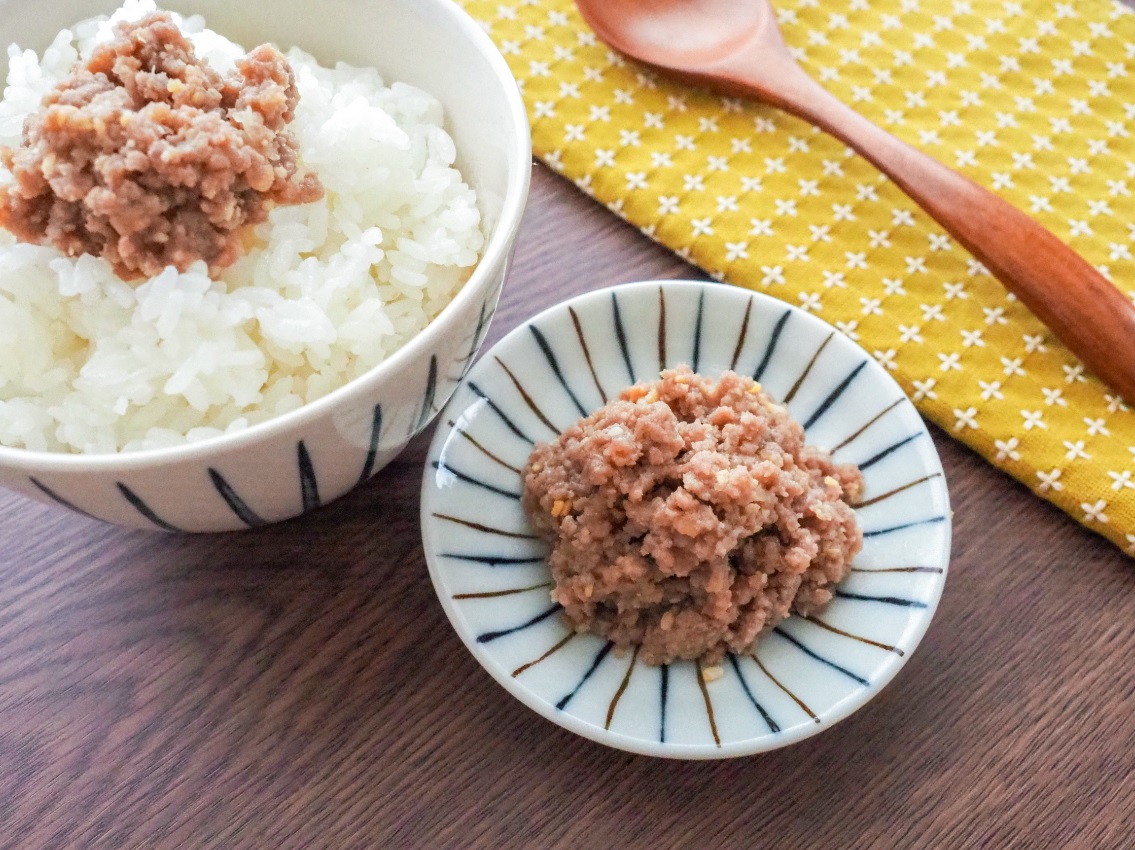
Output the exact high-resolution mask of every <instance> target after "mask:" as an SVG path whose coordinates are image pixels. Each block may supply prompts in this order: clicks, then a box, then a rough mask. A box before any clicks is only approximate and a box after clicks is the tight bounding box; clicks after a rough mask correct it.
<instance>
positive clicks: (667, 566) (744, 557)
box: [524, 367, 863, 664]
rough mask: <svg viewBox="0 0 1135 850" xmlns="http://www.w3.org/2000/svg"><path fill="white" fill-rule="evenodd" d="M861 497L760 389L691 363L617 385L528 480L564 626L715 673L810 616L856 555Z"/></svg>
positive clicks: (538, 454) (850, 479)
mask: <svg viewBox="0 0 1135 850" xmlns="http://www.w3.org/2000/svg"><path fill="white" fill-rule="evenodd" d="M862 488H863V479H862V477H861V476H860V474H859V471H858V470H857V469H856V468H855V467H853V466H845V465H837V464H835V463H833V462H832V460H831V458H830V457H828V455H827V454H826V453H825V452H823V451H820V450H818V449H814V448H810V447H807V446H805V445H804V430H803V428H801V426H800V425H799V424H798V423H797V422H795V421H794V420H793V419H792V418H791V417H790V416H789V414H788V412H787V410H786V409H785V408H784V407H782V406H780V405H778V404H776V403H775V402H774V401H773V400H772V399H771V398H770V397H769V395H768V394H767V393H766V392H764V390H762V389H761V387H760V385H759V384H757V383H755V382H753V381H752V380H751V379H749V378H745V377H742V376H739V375H737V374H735V373H733V372H726V373H724V374H723V375H722V376H721V377H720V378H719V379H718V380H716V381H714V380H711V379H709V378H706V377H702V376H700V375H697V374H694V373H693V372H691V371H690V369H689V368H687V367H681V368H678V369H674V370H668V371H665V372H663V373H662V375H661V379H660V380H658V381H657V382H655V383H651V384H638V385H635V386H633V387H631V388H629V389H627V390H624V391H623V393H622V394H621V397H620V398H619V399H618V400H615V401H612V402H610V403H609V404H607V405H605V406H604V407H602V408H601V409H600V410H598V411H596V412H595V413H594V414H592V415H591V416H588V417H586V418H584V419H582V420H580V421H579V422H578V423H576V424H575V425H573V426H571V427H570V428H568V429H567V430H566V431H564V432H563V433H562V434H561V435H560V436H559V437H558V438H557V439H556V440H554V441H552V442H551V443H548V444H545V445H540V446H537V448H536V449H535V451H533V453H532V456H531V458H530V459H529V463H528V465H527V467H526V468H525V471H524V505H525V509H526V510H527V512H528V513H529V515H530V517H531V519H532V522H533V524H534V525H535V527H536V528H537V529H538V530H539V532H540V533H541V534H542V535H543V536H545V537H546V538H547V539H548V540H549V541H550V542H551V546H552V548H551V553H550V555H549V562H550V565H551V570H552V577H553V579H554V581H555V587H554V590H553V591H552V596H553V598H554V599H555V600H556V601H558V602H559V603H560V604H561V605H563V608H564V616H565V617H566V618H567V621H568V622H569V623H570V625H571V626H572V627H573V628H575V629H576V630H578V631H591V632H594V633H596V634H598V635H601V636H603V637H605V638H608V639H609V640H611V641H613V642H614V643H615V645H616V646H617V647H618V648H620V649H623V650H625V649H628V648H630V647H632V646H640V647H641V650H640V656H641V658H642V659H643V660H645V661H646V662H648V663H651V664H664V663H669V662H671V661H674V660H676V659H702V660H703V661H705V662H707V663H714V662H717V661H719V660H720V659H721V658H722V657H723V656H724V654H725V653H726V652H737V653H740V652H746V651H748V650H749V649H751V647H752V646H753V644H754V642H755V641H756V640H757V638H758V637H759V636H760V635H761V633H762V632H764V631H767V630H768V629H770V628H772V627H773V626H774V625H776V623H778V622H779V621H780V620H782V619H784V618H785V617H787V616H788V614H789V613H790V612H791V611H796V612H799V613H801V614H805V615H806V614H810V613H813V612H815V611H817V610H819V609H820V608H822V607H823V606H824V605H825V604H826V603H827V602H828V601H829V600H830V599H831V597H832V591H833V589H834V586H835V585H836V584H837V583H838V582H840V581H841V580H842V579H843V578H844V577H845V576H846V575H847V572H848V570H849V569H850V564H851V559H852V558H853V557H854V555H855V554H856V553H857V552H858V551H859V549H860V547H861V545H862V541H863V535H862V532H861V531H860V529H859V526H858V523H857V522H856V518H855V514H854V512H853V511H852V509H851V507H850V506H849V505H850V504H854V503H855V502H856V501H857V500H858V499H859V497H860V495H861V492H862Z"/></svg>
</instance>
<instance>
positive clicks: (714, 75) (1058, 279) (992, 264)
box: [576, 0, 1135, 403]
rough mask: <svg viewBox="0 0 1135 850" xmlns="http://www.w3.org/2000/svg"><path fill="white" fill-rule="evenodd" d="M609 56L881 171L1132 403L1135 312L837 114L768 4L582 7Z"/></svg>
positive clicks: (735, 0)
mask: <svg viewBox="0 0 1135 850" xmlns="http://www.w3.org/2000/svg"><path fill="white" fill-rule="evenodd" d="M576 5H577V6H578V8H579V11H580V13H581V14H582V15H583V18H584V20H586V21H587V23H588V24H589V25H590V26H591V27H592V29H593V30H594V31H595V33H596V35H598V36H599V38H601V39H602V40H603V41H604V42H606V43H607V44H608V45H609V46H611V47H612V48H614V49H615V50H618V51H619V52H621V53H624V54H626V55H627V56H629V57H631V58H632V59H636V60H638V61H640V62H643V63H646V64H647V65H650V66H652V67H654V68H656V69H657V70H659V71H662V72H664V73H667V74H670V75H673V76H676V77H678V78H679V79H682V80H684V81H686V82H689V83H693V84H695V85H701V86H707V87H710V88H713V89H716V90H720V91H724V92H727V93H729V94H734V95H737V94H739V95H743V96H748V97H753V98H756V99H758V100H761V101H764V102H766V103H769V104H771V105H773V106H777V107H779V108H781V109H783V110H785V111H786V112H789V113H791V114H793V115H795V116H797V117H798V118H802V119H804V120H805V121H809V122H810V123H812V124H815V125H816V126H817V127H820V128H821V129H823V130H825V131H827V132H828V133H830V134H831V135H833V136H835V137H836V138H838V139H840V140H841V141H843V142H844V143H846V144H847V145H848V146H850V147H851V148H852V149H854V150H855V151H856V152H858V153H859V154H860V155H861V156H863V157H864V158H865V159H867V160H868V161H869V162H871V163H872V164H873V165H875V166H876V167H877V168H878V169H879V170H880V171H882V172H883V173H884V174H886V175H887V176H888V177H889V178H890V179H891V180H892V181H894V183H895V184H896V185H897V186H899V188H901V189H902V190H903V191H904V192H906V194H907V195H908V196H910V198H911V199H912V200H913V201H914V202H915V203H917V204H918V205H919V206H921V207H922V208H923V210H925V211H926V212H927V213H928V214H929V215H930V216H931V217H932V218H934V219H935V220H936V221H937V222H938V223H939V224H940V225H941V226H942V227H943V228H944V229H945V230H946V231H947V232H948V233H949V234H950V235H951V236H953V237H954V238H955V239H956V240H957V241H958V242H959V243H960V244H961V245H962V246H964V247H965V248H966V249H967V250H968V251H969V252H970V253H971V254H973V255H974V256H975V257H976V258H977V259H978V260H980V261H981V262H982V263H983V264H984V265H985V267H986V268H988V269H989V271H990V273H991V274H992V275H993V276H994V277H996V278H997V279H998V280H1000V281H1001V282H1002V283H1003V284H1004V285H1005V287H1006V288H1007V289H1008V290H1009V291H1010V292H1012V293H1014V294H1015V295H1016V296H1017V297H1018V298H1019V299H1020V300H1021V302H1022V303H1023V304H1024V305H1025V306H1026V307H1028V308H1029V309H1030V310H1031V311H1032V312H1033V313H1034V314H1035V315H1036V316H1037V318H1039V319H1040V320H1041V321H1042V322H1044V323H1045V324H1046V325H1047V326H1048V327H1049V329H1050V330H1051V331H1052V332H1053V333H1054V334H1055V335H1056V337H1057V338H1058V339H1060V340H1061V341H1062V342H1063V343H1064V344H1065V345H1066V346H1067V347H1068V348H1069V349H1070V350H1071V351H1072V352H1073V353H1074V354H1076V356H1078V357H1079V358H1080V360H1081V361H1083V363H1084V365H1085V366H1087V367H1088V368H1089V369H1090V370H1092V371H1093V372H1095V374H1096V375H1097V376H1098V377H1099V378H1100V379H1101V380H1102V381H1103V382H1104V383H1105V384H1107V385H1108V386H1110V387H1111V388H1112V389H1113V390H1115V391H1116V392H1118V393H1119V394H1120V395H1121V396H1123V397H1124V399H1126V400H1127V401H1128V402H1132V403H1135V305H1133V304H1132V303H1131V301H1130V300H1129V299H1128V298H1127V297H1126V296H1125V295H1124V294H1123V293H1122V292H1120V291H1119V290H1118V289H1117V288H1116V287H1115V286H1113V285H1112V284H1111V283H1110V282H1109V281H1108V280H1107V279H1106V278H1105V277H1104V276H1103V275H1102V274H1100V273H1099V272H1098V271H1097V270H1096V269H1095V268H1094V267H1093V266H1092V265H1091V264H1090V263H1088V262H1087V261H1086V260H1085V259H1084V258H1083V257H1081V256H1080V255H1078V254H1077V253H1076V252H1075V251H1073V250H1072V249H1071V248H1069V247H1068V246H1067V245H1065V244H1064V243H1063V242H1061V241H1060V239H1058V238H1057V237H1056V236H1054V235H1053V234H1052V233H1051V232H1049V231H1048V230H1046V229H1045V228H1044V227H1042V226H1041V225H1040V224H1039V223H1038V222H1036V221H1035V220H1033V219H1032V218H1030V217H1029V216H1028V215H1026V214H1025V213H1023V212H1021V211H1020V210H1018V209H1017V208H1016V207H1014V206H1012V205H1011V204H1009V203H1008V202H1007V201H1005V200H1003V199H1002V198H1000V197H998V196H997V195H995V194H993V193H992V192H991V191H989V190H988V189H986V188H984V187H983V186H980V185H979V184H977V183H975V182H974V181H973V180H970V179H969V178H968V177H966V176H964V175H962V174H960V173H958V172H957V171H954V170H953V169H951V168H949V167H947V166H945V165H943V164H942V163H941V162H939V161H938V160H936V159H934V158H932V157H930V156H928V155H927V154H925V153H923V152H922V151H920V150H918V149H916V148H914V147H912V146H910V145H908V144H907V143H906V142H904V141H902V140H901V139H898V138H896V137H895V136H893V135H891V134H890V133H888V132H887V131H886V130H883V129H882V128H881V127H879V126H877V125H876V124H873V123H872V122H871V121H869V120H868V119H867V118H865V117H863V116H862V115H860V114H859V113H858V112H856V111H855V110H853V109H851V108H850V107H849V106H847V105H845V104H844V103H842V102H841V101H840V100H838V99H837V98H836V97H834V96H833V95H832V94H831V93H829V92H828V91H827V90H826V89H824V88H823V87H822V86H820V84H819V83H817V82H816V81H815V80H813V79H812V78H811V77H809V76H808V75H807V74H806V73H805V72H804V70H803V69H802V68H801V67H800V66H799V65H798V64H797V63H796V60H795V59H793V58H792V54H791V53H790V52H789V50H788V47H787V45H786V44H785V42H784V39H783V38H782V36H781V34H780V30H779V28H778V27H777V24H776V16H775V14H774V12H773V9H772V6H771V4H770V3H769V2H768V0H659V2H652V1H651V0H576Z"/></svg>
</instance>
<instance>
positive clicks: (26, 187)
mask: <svg viewBox="0 0 1135 850" xmlns="http://www.w3.org/2000/svg"><path fill="white" fill-rule="evenodd" d="M298 100H299V93H298V91H297V89H296V85H295V79H294V76H293V74H292V70H291V67H290V66H289V65H288V63H287V61H286V60H285V59H284V57H283V55H281V54H280V52H279V51H278V50H276V48H274V47H272V46H271V45H261V46H260V47H257V48H256V49H255V50H253V51H251V52H250V53H249V54H248V55H247V56H245V57H243V58H241V59H240V60H239V61H238V62H237V63H236V68H235V70H234V71H233V72H232V73H231V74H230V75H229V76H227V77H221V76H220V75H219V74H218V73H217V72H216V71H215V70H214V69H213V68H212V67H211V66H210V65H209V63H208V62H206V61H204V60H201V59H199V58H198V57H197V56H196V55H195V53H194V50H193V46H192V45H191V44H190V42H189V41H188V39H187V38H186V37H185V36H184V35H183V34H182V32H181V31H180V30H179V29H178V27H177V25H176V24H175V23H174V22H173V20H172V19H171V18H170V16H169V14H168V13H165V12H157V13H153V14H150V15H148V16H146V17H145V18H143V19H142V20H140V21H136V22H131V23H121V24H119V25H118V26H117V27H116V29H115V36H114V38H113V39H112V40H111V41H109V42H107V43H105V44H101V45H99V46H98V47H96V48H95V50H94V51H93V53H92V55H91V57H90V58H89V59H88V60H87V61H86V62H85V63H81V64H79V65H77V66H76V67H75V69H74V71H73V72H72V74H71V76H70V77H69V78H68V79H67V80H65V81H64V82H62V83H60V84H59V85H58V86H57V87H56V88H55V89H54V90H53V91H52V92H50V93H49V94H48V95H47V96H46V98H45V99H44V102H43V105H42V107H41V108H40V110H39V111H38V112H36V113H34V114H32V115H31V116H29V118H28V119H27V121H26V123H25V125H24V138H23V143H22V144H21V145H20V146H19V147H18V148H14V149H13V148H5V149H3V150H0V158H2V161H3V163H4V165H5V167H6V168H7V169H8V170H9V171H10V172H11V173H12V177H13V180H12V182H11V183H10V184H8V185H7V186H4V187H0V226H3V227H5V228H7V229H8V230H10V231H11V232H12V233H13V234H14V235H15V236H16V238H18V239H20V240H21V241H24V242H32V243H37V244H51V245H54V246H55V247H57V248H59V249H60V250H61V251H64V252H65V253H67V254H68V255H70V256H76V255H79V254H94V255H96V256H101V257H105V258H106V259H107V260H108V261H109V262H110V263H111V264H112V265H113V266H114V269H115V272H116V273H117V274H119V275H120V276H121V277H123V278H124V279H132V278H137V277H151V276H153V275H156V274H158V273H159V272H161V271H162V269H164V268H165V267H166V266H175V267H176V268H177V269H178V270H179V271H181V272H184V271H186V270H187V269H188V267H189V266H190V265H191V264H192V263H194V262H195V261H197V260H204V261H205V262H206V263H207V264H208V265H209V268H210V272H212V273H216V272H217V271H218V270H220V269H223V268H225V267H226V266H228V265H231V264H232V263H233V262H234V261H235V260H236V259H237V258H238V257H239V256H240V254H241V252H242V250H243V239H244V233H245V228H246V226H250V225H254V224H258V223H260V222H262V221H264V220H265V219H266V218H267V216H268V211H269V210H270V208H271V206H272V205H273V204H293V203H304V202H307V201H312V200H315V199H316V198H318V197H320V196H321V195H322V193H323V188H322V186H321V185H320V183H319V180H318V178H317V177H315V176H314V175H312V174H305V175H302V176H299V175H297V171H298V166H297V146H296V141H295V139H294V137H293V136H292V135H291V134H290V133H289V132H287V130H286V128H287V125H288V123H289V122H290V121H291V120H292V117H293V115H294V111H295V107H296V103H297V102H298Z"/></svg>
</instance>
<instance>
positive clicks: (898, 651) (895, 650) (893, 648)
mask: <svg viewBox="0 0 1135 850" xmlns="http://www.w3.org/2000/svg"><path fill="white" fill-rule="evenodd" d="M804 619H805V620H806V621H807V622H809V623H814V624H815V625H817V626H819V627H820V628H822V629H827V630H828V631H829V632H832V633H834V634H837V635H841V636H843V637H845V638H851V639H852V640H857V641H859V642H860V643H866V644H869V645H870V646H877V647H878V648H879V649H885V650H887V652H893V653H895V654H896V655H906V653H905V652H903V651H902V650H901V649H899V648H898V647H897V646H892V645H891V644H889V643H882V642H880V641H877V640H871V638H865V637H863V636H862V635H856V634H852V633H851V632H845V631H844V630H843V629H837V628H836V627H835V626H833V625H832V624H831V623H825V622H824V621H823V620H821V619H820V618H819V617H805V618H804Z"/></svg>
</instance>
